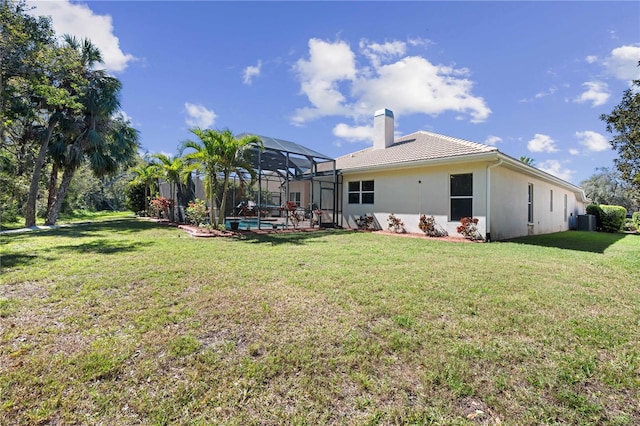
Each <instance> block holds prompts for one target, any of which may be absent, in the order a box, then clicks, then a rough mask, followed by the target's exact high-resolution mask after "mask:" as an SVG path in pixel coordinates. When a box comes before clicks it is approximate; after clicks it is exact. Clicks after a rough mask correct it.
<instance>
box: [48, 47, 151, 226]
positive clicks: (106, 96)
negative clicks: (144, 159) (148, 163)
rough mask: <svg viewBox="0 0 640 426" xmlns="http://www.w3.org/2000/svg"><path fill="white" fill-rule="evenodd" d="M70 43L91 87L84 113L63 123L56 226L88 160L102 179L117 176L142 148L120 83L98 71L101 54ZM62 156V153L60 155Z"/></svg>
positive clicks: (52, 216)
mask: <svg viewBox="0 0 640 426" xmlns="http://www.w3.org/2000/svg"><path fill="white" fill-rule="evenodd" d="M66 42H67V44H68V45H69V46H71V47H72V48H73V49H75V50H77V51H78V54H79V56H80V58H81V60H82V62H83V64H85V70H86V77H87V85H86V87H84V88H83V90H82V94H81V96H80V103H81V104H82V108H83V109H82V111H81V114H79V115H77V114H73V115H71V116H67V117H65V118H64V120H62V121H61V124H60V128H61V134H62V136H63V137H64V139H65V140H66V141H67V146H66V150H64V153H63V154H62V155H61V157H62V158H63V160H62V161H63V174H62V181H61V183H60V186H59V188H58V190H57V192H56V197H55V201H54V202H53V205H52V207H51V209H49V211H48V213H47V219H46V223H47V224H49V225H53V224H55V222H56V221H57V218H58V215H59V213H60V210H61V209H62V203H63V201H64V198H65V196H66V193H67V190H68V188H69V185H70V183H71V179H72V177H73V175H74V174H75V171H76V170H77V169H78V167H80V165H81V164H82V163H83V162H84V161H88V162H89V165H90V167H91V169H92V171H93V172H94V174H95V175H96V176H98V177H102V176H105V175H108V174H113V173H115V172H116V171H117V170H118V169H119V167H120V166H121V165H129V164H131V163H132V161H133V159H134V158H135V154H136V152H137V149H138V146H139V145H138V132H137V130H135V129H133V128H132V127H131V126H130V123H129V122H128V121H127V120H126V119H125V118H124V117H123V116H122V115H116V113H117V112H118V110H119V108H120V100H119V96H118V95H119V93H120V89H121V87H122V84H121V83H120V81H119V80H118V79H117V78H115V77H112V76H109V75H108V74H107V73H106V72H105V71H104V70H94V69H93V66H94V64H95V63H96V62H99V61H100V51H99V50H98V49H97V48H96V47H95V46H93V44H91V41H89V40H87V39H85V40H83V41H82V42H78V41H77V40H76V39H75V38H74V37H70V36H66ZM59 154H60V153H59Z"/></svg>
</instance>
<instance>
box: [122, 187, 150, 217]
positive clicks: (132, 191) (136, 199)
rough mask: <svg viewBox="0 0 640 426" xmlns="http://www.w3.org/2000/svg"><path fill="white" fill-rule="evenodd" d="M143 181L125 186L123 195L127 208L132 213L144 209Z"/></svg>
mask: <svg viewBox="0 0 640 426" xmlns="http://www.w3.org/2000/svg"><path fill="white" fill-rule="evenodd" d="M144 192H145V185H144V183H137V184H135V183H130V184H129V185H127V186H126V187H125V197H126V204H127V208H128V209H129V210H131V211H132V212H134V213H138V212H142V211H144V209H145V204H146V203H145V199H144Z"/></svg>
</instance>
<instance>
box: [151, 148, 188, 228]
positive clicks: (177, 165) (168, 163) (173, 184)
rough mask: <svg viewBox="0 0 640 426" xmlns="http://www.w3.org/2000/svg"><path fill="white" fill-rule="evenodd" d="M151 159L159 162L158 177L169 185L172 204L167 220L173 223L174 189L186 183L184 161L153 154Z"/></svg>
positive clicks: (178, 158) (185, 165) (186, 172)
mask: <svg viewBox="0 0 640 426" xmlns="http://www.w3.org/2000/svg"><path fill="white" fill-rule="evenodd" d="M152 157H153V158H155V159H157V160H159V161H160V162H159V163H158V166H157V167H158V170H159V171H160V176H161V177H163V178H164V179H165V180H166V181H167V183H168V184H169V188H170V189H169V191H170V193H171V195H170V199H171V204H172V205H171V208H170V209H169V220H171V221H172V222H173V221H175V205H176V188H177V187H178V186H179V185H180V184H181V183H182V182H186V181H187V179H188V176H189V169H188V168H187V164H186V163H185V159H184V158H182V157H170V156H168V155H165V154H154V155H153V156H152Z"/></svg>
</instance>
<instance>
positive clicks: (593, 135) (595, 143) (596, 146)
mask: <svg viewBox="0 0 640 426" xmlns="http://www.w3.org/2000/svg"><path fill="white" fill-rule="evenodd" d="M576 137H577V138H578V139H580V145H583V146H585V147H586V148H587V150H589V151H593V152H600V151H606V150H607V149H609V142H608V141H607V138H605V137H604V136H603V135H601V134H600V133H597V132H593V131H591V130H585V131H584V132H576Z"/></svg>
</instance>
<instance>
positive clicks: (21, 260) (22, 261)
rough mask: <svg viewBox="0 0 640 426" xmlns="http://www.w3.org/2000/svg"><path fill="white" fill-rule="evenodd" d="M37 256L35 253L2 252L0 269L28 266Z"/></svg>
mask: <svg viewBox="0 0 640 426" xmlns="http://www.w3.org/2000/svg"><path fill="white" fill-rule="evenodd" d="M37 259H38V256H36V255H35V254H3V255H2V257H0V271H3V270H5V269H9V268H15V267H23V266H28V265H30V264H32V263H33V262H35V261H36V260H37Z"/></svg>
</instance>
